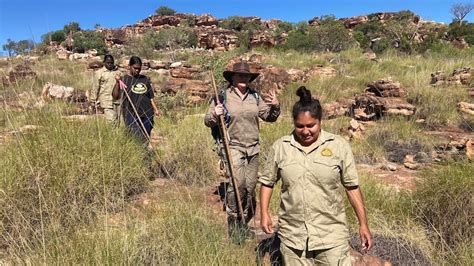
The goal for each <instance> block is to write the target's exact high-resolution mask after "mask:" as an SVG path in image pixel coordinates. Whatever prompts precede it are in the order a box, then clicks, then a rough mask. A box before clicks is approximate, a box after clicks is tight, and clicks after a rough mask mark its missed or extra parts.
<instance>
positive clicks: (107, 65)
mask: <svg viewBox="0 0 474 266" xmlns="http://www.w3.org/2000/svg"><path fill="white" fill-rule="evenodd" d="M104 65H105V68H107V69H108V70H113V69H114V68H115V66H114V60H113V59H112V58H110V57H107V59H105V61H104Z"/></svg>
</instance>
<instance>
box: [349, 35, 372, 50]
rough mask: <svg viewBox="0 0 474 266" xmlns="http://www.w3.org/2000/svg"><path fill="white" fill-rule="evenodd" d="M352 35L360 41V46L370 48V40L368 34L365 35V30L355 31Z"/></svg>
mask: <svg viewBox="0 0 474 266" xmlns="http://www.w3.org/2000/svg"><path fill="white" fill-rule="evenodd" d="M352 36H353V37H354V40H356V41H357V42H358V43H359V45H360V48H362V49H367V48H370V40H369V38H368V37H367V36H365V35H364V33H363V32H361V31H354V33H353V35H352Z"/></svg>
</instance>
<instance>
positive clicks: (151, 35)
mask: <svg viewBox="0 0 474 266" xmlns="http://www.w3.org/2000/svg"><path fill="white" fill-rule="evenodd" d="M143 41H144V42H145V43H147V44H151V45H152V46H153V48H155V49H167V48H168V49H172V50H175V49H179V48H188V47H195V46H197V42H198V39H197V33H196V32H195V31H194V30H192V29H187V28H184V27H177V28H171V29H162V30H160V31H158V32H153V31H150V32H148V33H146V34H145V36H144V37H143Z"/></svg>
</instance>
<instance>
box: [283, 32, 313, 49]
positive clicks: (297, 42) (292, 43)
mask: <svg viewBox="0 0 474 266" xmlns="http://www.w3.org/2000/svg"><path fill="white" fill-rule="evenodd" d="M281 48H283V49H285V50H295V51H298V52H310V51H312V50H314V45H313V39H312V38H311V36H309V35H308V34H306V33H305V32H302V31H299V30H295V31H290V32H289V33H288V38H287V40H286V42H285V43H284V44H283V45H282V46H281Z"/></svg>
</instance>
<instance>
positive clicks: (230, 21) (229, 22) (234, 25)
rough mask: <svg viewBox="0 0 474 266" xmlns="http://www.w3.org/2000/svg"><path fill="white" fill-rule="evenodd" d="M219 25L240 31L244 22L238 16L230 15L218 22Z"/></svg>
mask: <svg viewBox="0 0 474 266" xmlns="http://www.w3.org/2000/svg"><path fill="white" fill-rule="evenodd" d="M219 27H221V28H224V29H229V30H236V31H241V30H242V29H243V28H244V22H243V21H242V18H241V17H239V16H231V17H228V18H226V19H223V20H221V21H220V22H219Z"/></svg>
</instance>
